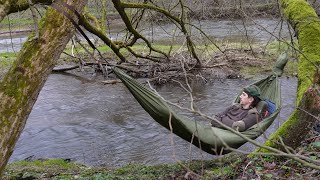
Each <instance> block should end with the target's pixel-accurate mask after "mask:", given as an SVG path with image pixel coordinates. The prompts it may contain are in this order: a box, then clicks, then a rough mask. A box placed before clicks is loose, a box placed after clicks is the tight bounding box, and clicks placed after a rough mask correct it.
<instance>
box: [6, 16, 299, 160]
mask: <svg viewBox="0 0 320 180" xmlns="http://www.w3.org/2000/svg"><path fill="white" fill-rule="evenodd" d="M243 23H245V24H246V28H244V26H243ZM257 24H259V25H257ZM198 25H201V27H202V29H203V30H204V31H205V32H207V33H208V35H209V36H211V37H213V38H215V39H216V40H225V41H243V40H246V36H245V34H248V36H249V39H250V40H253V41H255V42H258V43H267V42H268V41H269V40H270V39H274V38H273V36H272V35H270V32H275V34H277V35H281V37H285V36H286V35H287V34H288V30H287V28H283V27H280V20H278V19H258V20H255V22H253V21H247V22H242V21H239V20H235V21H229V20H225V21H221V20H220V21H202V22H201V23H198ZM173 29H174V27H173V26H171V25H166V24H164V25H161V26H157V27H156V28H155V29H153V30H152V31H151V29H145V30H143V31H142V33H143V34H144V35H145V36H147V37H151V35H152V34H156V36H154V37H153V39H154V40H163V39H169V38H170V35H169V34H170V33H171V32H172V31H173ZM192 32H193V33H192V34H193V35H196V36H199V33H197V32H196V31H194V30H193V31H192ZM108 35H109V36H110V37H111V38H112V39H114V40H116V39H117V38H118V37H121V34H119V33H117V32H116V31H113V32H110V34H108ZM25 40H26V37H25V36H15V37H13V38H12V39H10V38H9V39H8V38H2V39H0V52H13V51H19V50H20V48H21V45H22V43H23V42H25ZM251 82H252V81H250V80H223V81H220V80H212V81H209V82H208V83H206V84H204V83H195V84H193V85H192V86H193V91H194V98H195V102H196V105H197V107H198V108H199V109H200V110H201V111H202V112H204V113H206V114H208V115H213V114H215V113H217V112H219V111H221V110H222V109H224V108H225V107H226V106H229V105H230V103H231V102H232V100H233V99H234V97H235V96H236V94H237V93H238V90H239V89H241V87H243V86H245V85H248V84H249V83H251ZM281 82H282V99H283V103H284V106H283V109H282V111H281V113H280V115H279V116H278V119H277V120H276V121H275V122H274V123H273V125H272V126H271V127H270V128H269V129H268V130H267V132H266V134H267V136H268V135H269V134H270V133H271V132H274V131H275V130H276V129H277V128H278V127H279V126H280V124H281V123H283V121H284V120H285V119H286V118H287V117H288V116H289V114H290V113H291V111H292V110H293V108H294V105H295V90H296V84H297V80H296V79H295V78H288V79H287V78H282V79H281ZM157 90H158V91H159V92H160V94H161V95H163V96H164V97H166V98H168V99H170V100H171V101H173V102H178V103H180V104H182V105H184V106H187V105H188V96H187V93H185V92H184V91H183V89H182V88H181V87H180V86H178V85H172V84H166V85H164V86H162V87H158V88H157ZM208 123H209V122H208ZM171 137H172V136H171V135H170V133H169V131H168V130H167V129H165V128H163V127H162V126H160V125H158V124H157V123H156V122H155V121H154V120H152V118H151V117H150V116H149V115H148V114H147V113H146V112H145V111H144V110H143V109H142V108H141V107H140V105H139V104H138V103H137V102H136V101H135V100H134V98H133V97H132V95H131V94H130V93H129V91H128V90H127V89H126V88H125V87H124V86H123V85H122V84H120V85H118V84H117V85H103V84H101V83H99V82H96V81H93V80H85V79H81V78H79V77H75V76H70V75H67V74H52V75H50V76H49V78H48V81H47V82H46V84H45V86H44V87H43V89H42V91H41V92H40V95H39V98H38V100H37V102H36V104H35V106H34V108H33V110H32V112H31V114H30V116H29V118H28V121H27V124H26V126H25V128H24V130H23V132H22V134H21V137H20V139H19V141H18V142H17V145H16V147H15V150H14V152H13V155H12V157H11V159H10V161H11V162H12V161H15V160H22V159H26V158H28V159H39V158H70V159H72V160H75V161H77V162H81V163H84V164H87V165H104V166H120V165H124V164H128V163H143V164H160V163H171V162H175V159H174V158H173V152H175V158H176V159H179V160H188V159H189V157H192V159H211V158H214V156H212V155H209V154H206V153H205V152H202V151H200V150H199V149H197V148H196V147H194V146H192V145H191V146H190V145H189V144H188V142H185V141H184V140H182V139H180V138H179V137H176V136H173V142H174V145H172V139H171ZM258 141H259V142H261V143H262V142H263V141H264V138H262V137H259V138H258ZM190 148H191V152H192V154H191V155H190V153H189V152H190ZM241 148H242V150H248V151H252V150H253V149H254V147H252V146H250V145H244V146H243V147H241Z"/></svg>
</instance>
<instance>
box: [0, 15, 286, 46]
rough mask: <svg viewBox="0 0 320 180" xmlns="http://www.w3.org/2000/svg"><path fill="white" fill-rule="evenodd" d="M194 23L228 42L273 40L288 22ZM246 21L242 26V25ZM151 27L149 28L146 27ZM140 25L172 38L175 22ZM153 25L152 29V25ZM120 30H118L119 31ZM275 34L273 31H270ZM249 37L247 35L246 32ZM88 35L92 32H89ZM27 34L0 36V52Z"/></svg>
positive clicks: (151, 34)
mask: <svg viewBox="0 0 320 180" xmlns="http://www.w3.org/2000/svg"><path fill="white" fill-rule="evenodd" d="M193 24H195V25H196V26H198V27H200V28H201V29H202V30H203V31H204V32H205V33H206V34H207V35H208V36H210V37H212V39H214V40H223V41H228V42H229V41H231V42H235V41H236V42H240V41H247V40H248V39H249V40H250V42H252V41H254V42H258V43H267V42H268V41H270V40H275V39H276V38H274V36H277V37H281V38H288V36H289V33H288V26H287V24H286V23H281V20H280V19H267V18H262V19H255V20H251V21H249V20H247V21H242V20H217V21H214V20H205V21H201V22H193ZM244 24H245V26H244ZM145 27H150V28H145ZM143 28H144V29H141V34H143V35H144V36H146V37H147V38H149V39H152V40H153V41H171V39H172V37H171V36H172V35H173V33H174V32H176V31H175V26H173V25H172V24H163V25H154V26H152V27H151V26H149V25H145V26H144V27H143ZM151 28H153V29H151ZM119 32H120V33H119ZM272 34H274V35H272ZM107 35H108V36H109V37H110V38H111V39H113V40H119V38H121V37H123V36H124V35H125V34H124V32H123V31H120V30H119V29H112V32H108V34H107ZM246 35H247V36H248V39H247V36H246ZM88 36H89V37H90V38H93V37H94V36H93V35H90V34H88ZM182 36H183V35H182V33H181V32H180V33H179V32H178V33H177V34H176V38H175V41H176V42H177V43H179V42H180V41H181V43H182V42H183V41H184V38H182ZM191 36H193V39H194V40H195V42H196V41H197V40H198V39H199V38H201V36H200V32H199V31H197V30H196V29H195V28H193V29H192V30H191ZM26 39H27V38H26V37H25V36H23V35H20V36H14V37H13V38H8V37H4V38H0V52H14V51H15V52H16V51H19V50H20V48H21V45H22V44H23V43H24V42H25V41H26Z"/></svg>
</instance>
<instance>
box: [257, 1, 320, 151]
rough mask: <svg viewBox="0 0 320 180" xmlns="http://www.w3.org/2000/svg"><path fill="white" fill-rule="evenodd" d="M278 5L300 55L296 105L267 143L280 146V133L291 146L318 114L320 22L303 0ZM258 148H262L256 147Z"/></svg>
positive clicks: (293, 146)
mask: <svg viewBox="0 0 320 180" xmlns="http://www.w3.org/2000/svg"><path fill="white" fill-rule="evenodd" d="M281 7H282V10H283V11H284V15H285V16H286V17H287V19H288V21H289V22H290V24H291V26H292V27H293V28H294V30H295V33H296V36H297V38H298V43H299V50H300V52H301V54H300V57H299V68H298V89H297V107H298V108H297V109H296V110H295V111H294V112H293V113H292V115H291V116H290V117H289V119H288V120H287V121H286V122H285V123H284V124H283V125H282V126H281V127H280V128H279V129H278V130H277V131H276V132H275V133H273V134H272V135H271V137H270V138H269V140H268V141H267V142H266V143H265V145H267V146H271V147H277V148H280V147H281V146H280V145H279V143H278V142H279V137H281V138H282V140H283V142H284V144H286V145H289V146H290V147H292V148H296V147H297V146H299V145H300V143H301V140H302V138H304V137H305V135H306V134H307V133H308V132H309V130H310V124H312V123H313V122H314V121H315V120H316V118H317V117H319V115H320V97H319V92H320V91H319V90H320V89H319V85H320V80H319V79H320V76H319V73H320V70H319V65H320V22H319V18H318V16H317V14H316V12H315V11H314V9H313V8H312V7H311V6H310V5H309V4H308V3H307V2H306V1H305V0H281ZM258 151H264V150H262V149H259V150H258Z"/></svg>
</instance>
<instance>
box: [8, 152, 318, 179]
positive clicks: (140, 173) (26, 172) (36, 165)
mask: <svg viewBox="0 0 320 180" xmlns="http://www.w3.org/2000/svg"><path fill="white" fill-rule="evenodd" d="M309 148H310V147H309ZM318 150H319V149H318ZM317 158H319V157H316V156H314V159H315V160H316V159H317ZM256 178H258V179H303V178H305V179H317V178H320V172H317V171H314V170H313V169H311V168H307V167H305V166H304V165H303V164H301V163H298V162H296V161H293V160H291V159H287V158H281V157H280V158H279V157H274V156H269V155H266V156H257V157H255V158H247V157H246V156H245V155H239V154H229V155H226V156H224V157H221V158H217V159H214V160H206V161H201V160H197V161H191V162H176V163H174V164H162V165H154V166H148V165H142V164H128V165H125V166H123V167H120V168H105V167H89V166H84V165H82V164H78V163H75V162H69V161H66V160H62V159H51V160H35V161H17V162H14V163H11V164H9V165H7V167H6V170H5V173H4V176H3V179H208V180H209V179H256Z"/></svg>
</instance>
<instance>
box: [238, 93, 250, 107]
mask: <svg viewBox="0 0 320 180" xmlns="http://www.w3.org/2000/svg"><path fill="white" fill-rule="evenodd" d="M252 102H253V97H249V96H248V94H247V93H245V92H242V94H241V95H240V104H241V105H250V104H251V103H252Z"/></svg>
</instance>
